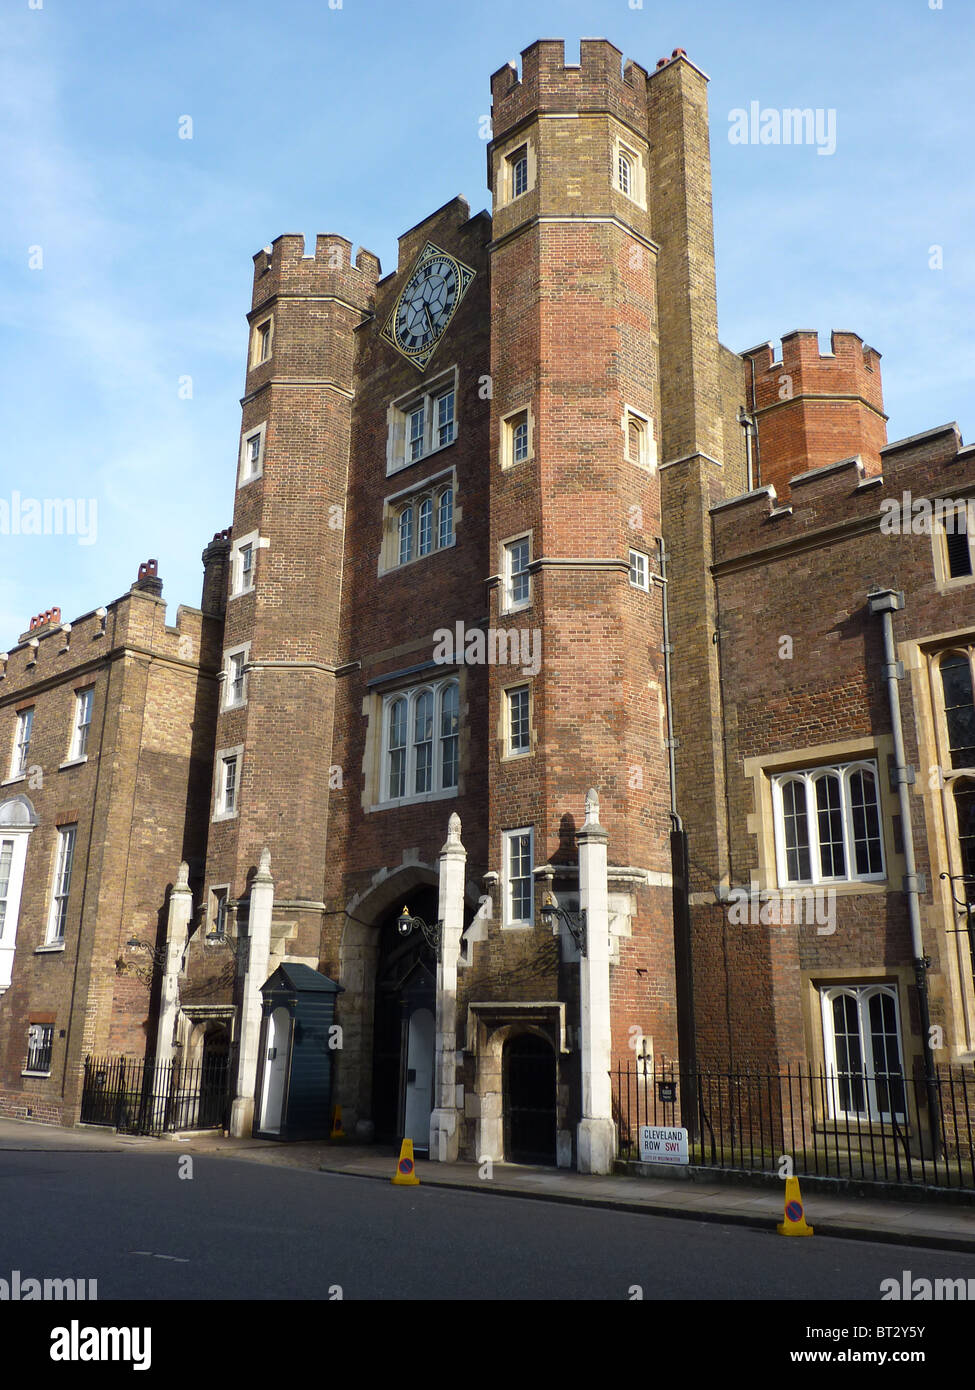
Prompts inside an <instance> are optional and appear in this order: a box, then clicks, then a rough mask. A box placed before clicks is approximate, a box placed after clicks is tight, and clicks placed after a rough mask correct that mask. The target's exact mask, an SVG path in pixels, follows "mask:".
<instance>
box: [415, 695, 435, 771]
mask: <svg viewBox="0 0 975 1390" xmlns="http://www.w3.org/2000/svg"><path fill="white" fill-rule="evenodd" d="M413 751H414V758H413V765H414V776H413V790H414V792H416V793H417V794H418V795H419V793H421V792H428V791H431V790H432V789H433V691H432V690H423V691H421V692H420V693H419V694H418V695H417V696H416V697H415V698H414V701H413Z"/></svg>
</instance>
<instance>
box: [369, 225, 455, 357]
mask: <svg viewBox="0 0 975 1390" xmlns="http://www.w3.org/2000/svg"><path fill="white" fill-rule="evenodd" d="M432 260H444V261H449V262H450V264H451V265H452V266H453V267H454V270H455V272H456V275H457V298H456V299H455V300H454V303H453V307H452V308H451V310H450V313H449V315H448V316H447V318H446V320H445V321H444V324H443V327H442V328H441V329H440V332H439V333H438V334H437V336H436V338H435V339H434V341H433V342H432V343H429V344H428V345H427V346H426V347H423V348H418V349H417V350H416V351H414V352H410V351H409V350H408V349H407V348H404V347H403V346H402V344H401V343H399V342H398V341H397V339H396V327H395V326H396V315H397V314H398V313H399V308H400V305H401V304H402V302H403V296H404V294H405V293H406V291H407V289H408V287H409V286H410V285H412V283H413V281H414V279H415V278H416V275H417V272H418V271H420V270H422V268H423V266H424V265H426V263H427V261H432ZM476 273H477V272H476V271H474V270H473V269H472V268H471V267H470V266H469V265H465V264H464V262H463V261H461V260H458V258H457V257H456V256H454V255H452V254H451V252H449V251H445V250H444V249H443V247H442V246H437V245H436V244H435V243H434V242H432V241H428V242H427V243H426V245H425V246H424V248H423V250H422V251H421V252H420V254H419V255H418V256H417V258H416V260H415V261H414V262H413V264H412V266H411V267H410V269H409V272H408V274H407V276H406V279H405V280H404V281H403V286H402V289H401V290H400V292H399V294H398V295H397V296H396V302H395V304H394V305H393V307H392V309H391V310H390V313H389V316H388V318H387V319H386V322H385V324H384V325H383V327H382V330H381V332H380V334H379V336H380V337H381V338H382V339H384V340H385V341H386V342H387V343H389V344H390V346H391V347H394V348H395V349H396V351H397V352H398V353H399V354H400V356H402V357H405V358H406V360H407V362H412V363H413V365H414V367H416V368H417V370H418V371H421V372H425V371H426V369H427V364H428V363H429V361H430V359H431V357H432V356H433V354H434V353H435V352H436V350H437V348H438V347H439V346H440V344H441V342H442V341H443V339H444V336H445V334H446V332H447V329H448V328H449V327H450V325H451V324H452V323H453V321H454V315H455V314H456V313H457V310H458V309H459V308H460V305H461V301H462V300H463V298H464V296H465V294H466V293H467V291H468V289H469V288H470V285H471V281H472V280H473V279H474V276H475V274H476Z"/></svg>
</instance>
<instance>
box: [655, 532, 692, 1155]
mask: <svg viewBox="0 0 975 1390" xmlns="http://www.w3.org/2000/svg"><path fill="white" fill-rule="evenodd" d="M657 548H658V552H659V573H658V574H655V575H654V576H653V579H654V582H655V583H657V584H659V585H660V606H661V614H662V619H663V646H664V695H665V698H666V702H667V756H668V764H669V768H670V822H671V832H670V867H671V878H672V880H673V911H674V973H675V977H676V978H675V988H676V995H677V999H676V1003H677V1052H678V1056H679V1057H680V1059H681V1062H682V1064H683V1065H682V1067H681V1070H682V1071H683V1072H685V1076H684V1078H683V1084H682V1085H681V1088H680V1098H681V1124H682V1126H683V1127H684V1128H685V1129H686V1130H687V1131H688V1135H689V1137H690V1138H691V1139H694V1138H696V1137H697V1109H698V1104H697V1038H696V1036H695V1029H694V958H693V953H692V949H691V902H690V892H691V884H690V858H689V855H688V851H687V831H686V830H685V829H684V822H683V821H682V820H681V818H680V816H679V815H678V814H677V768H676V760H675V756H674V754H675V750H676V748H677V740H676V739H675V738H674V702H673V693H672V682H671V667H670V657H671V652H672V648H671V644H670V612H669V605H668V599H667V550H666V547H665V545H664V542H663V538H662V537H660V536H658V537H657Z"/></svg>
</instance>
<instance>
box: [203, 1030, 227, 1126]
mask: <svg viewBox="0 0 975 1390" xmlns="http://www.w3.org/2000/svg"><path fill="white" fill-rule="evenodd" d="M229 1082H230V1033H229V1031H228V1030H227V1028H226V1026H225V1025H224V1024H222V1023H221V1024H218V1025H217V1026H216V1027H214V1028H211V1029H210V1030H209V1031H208V1032H207V1034H206V1036H205V1037H204V1039H203V1058H202V1061H201V1065H200V1110H199V1116H198V1128H200V1129H215V1128H217V1127H218V1126H222V1125H224V1124H225V1123H226V1119H227V1116H226V1110H227V1105H228V1102H229V1099H230V1096H229V1091H230V1086H229Z"/></svg>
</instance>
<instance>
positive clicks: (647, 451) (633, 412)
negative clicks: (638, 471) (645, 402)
mask: <svg viewBox="0 0 975 1390" xmlns="http://www.w3.org/2000/svg"><path fill="white" fill-rule="evenodd" d="M631 420H633V421H635V422H636V423H637V424H638V425H640V427H641V434H642V444H641V448H640V457H639V458H631V457H630V421H631ZM620 429H621V431H622V433H623V457H624V458H625V459H626V461H627V463H632V464H634V465H635V466H636V467H637V468H643V469H646V471H647V472H648V473H653V472H654V470H655V469H656V467H657V440H656V437H655V435H654V429H653V418H652V416H650V415H647V414H646V412H645V411H643V410H637V408H636V406H633V405H629V404H624V406H623V415H622V418H621V420H620Z"/></svg>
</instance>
